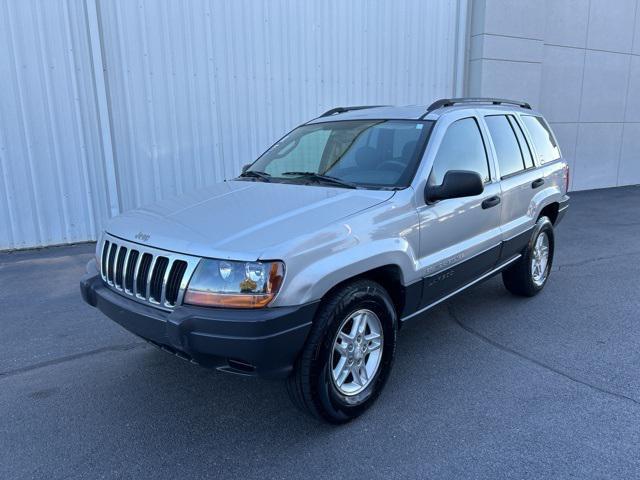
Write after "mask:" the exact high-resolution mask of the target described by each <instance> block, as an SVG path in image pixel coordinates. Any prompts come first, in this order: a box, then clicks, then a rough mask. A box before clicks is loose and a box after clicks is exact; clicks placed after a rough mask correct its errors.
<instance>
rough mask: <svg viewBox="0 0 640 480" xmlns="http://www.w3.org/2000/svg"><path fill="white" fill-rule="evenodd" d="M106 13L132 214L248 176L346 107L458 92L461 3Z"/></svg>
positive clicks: (124, 6) (286, 3)
mask: <svg viewBox="0 0 640 480" xmlns="http://www.w3.org/2000/svg"><path fill="white" fill-rule="evenodd" d="M99 7H100V21H101V27H102V33H103V46H104V55H105V67H106V77H107V82H108V90H109V96H110V101H111V104H110V108H111V119H112V126H111V127H112V133H113V141H114V150H115V160H116V165H117V175H118V182H119V193H120V201H121V205H122V207H123V209H124V210H128V209H130V208H134V207H136V206H139V205H141V204H144V203H147V202H151V201H154V200H157V199H160V198H163V197H166V196H169V195H172V194H179V193H182V192H184V191H186V190H190V189H193V188H197V187H200V186H203V185H206V184H210V183H213V182H215V181H218V180H222V179H224V178H228V177H231V176H235V175H237V174H238V173H239V171H240V167H241V165H242V164H244V163H248V162H250V161H252V160H253V159H255V158H256V156H257V155H258V154H259V153H260V152H262V151H263V150H264V149H265V148H266V147H268V146H269V145H270V144H271V143H272V142H273V141H274V140H276V139H277V138H278V137H280V136H281V135H282V134H284V133H285V132H286V131H288V130H289V129H291V128H293V127H294V126H296V125H297V124H299V123H301V122H303V121H305V120H307V119H309V118H311V117H313V116H315V115H317V114H318V113H320V112H322V111H324V110H326V109H328V108H331V107H333V106H336V105H355V104H415V103H429V102H430V101H431V100H433V99H434V98H436V97H439V96H448V95H451V94H452V93H453V88H454V80H455V78H454V64H455V41H456V27H457V8H458V2H457V1H456V0H437V1H428V2H427V1H424V0H405V1H402V2H398V1H393V0H386V1H374V2H372V1H367V0H353V1H349V2H344V1H341V0H331V1H322V2H318V1H309V2H300V1H298V0H269V1H267V0H240V1H238V0H227V1H183V2H178V1H156V0H154V1H136V2H134V1H131V0H118V1H108V2H107V1H102V2H100V4H99Z"/></svg>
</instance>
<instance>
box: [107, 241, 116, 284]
mask: <svg viewBox="0 0 640 480" xmlns="http://www.w3.org/2000/svg"><path fill="white" fill-rule="evenodd" d="M117 251H118V246H117V245H116V244H115V243H112V244H111V245H110V246H109V257H108V258H107V282H108V283H110V284H111V285H113V271H114V263H115V262H116V252H117Z"/></svg>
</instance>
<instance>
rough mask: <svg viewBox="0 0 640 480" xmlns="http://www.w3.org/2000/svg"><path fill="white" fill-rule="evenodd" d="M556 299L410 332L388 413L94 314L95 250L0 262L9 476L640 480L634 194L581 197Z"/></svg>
mask: <svg viewBox="0 0 640 480" xmlns="http://www.w3.org/2000/svg"><path fill="white" fill-rule="evenodd" d="M556 243H557V250H556V257H555V263H554V268H553V272H552V275H551V277H550V280H549V283H548V285H547V286H546V288H545V290H544V291H543V292H542V293H541V294H540V295H538V296H537V297H535V298H531V299H522V298H516V297H514V296H512V295H510V294H509V293H508V292H507V291H506V290H505V289H504V288H503V286H502V282H501V280H500V277H499V276H498V277H494V278H492V279H491V280H488V281H487V282H484V283H482V284H479V285H477V286H474V287H472V288H471V289H469V290H467V291H466V292H464V293H461V294H460V295H458V296H457V297H454V298H453V299H451V300H449V301H448V302H446V303H444V304H441V305H439V306H438V307H436V308H435V309H433V310H431V311H429V312H427V313H426V314H425V315H424V316H423V317H422V318H416V319H413V320H411V321H410V322H409V323H407V324H406V325H405V326H404V328H403V329H402V330H401V332H400V335H399V340H398V354H397V358H396V363H395V366H394V370H393V372H392V375H391V378H390V381H389V383H388V384H387V387H386V389H385V391H384V392H383V393H382V395H381V397H380V398H379V400H378V402H377V403H376V404H375V405H374V407H373V408H372V409H371V410H369V411H368V412H367V413H365V414H364V415H363V416H362V417H360V418H359V419H357V420H355V421H353V422H351V423H350V424H348V425H345V426H341V427H333V426H328V425H324V424H321V423H318V422H316V421H314V420H313V419H311V418H308V417H306V416H303V415H302V414H300V413H299V412H298V411H297V410H295V408H294V407H293V406H292V405H291V404H290V403H289V400H288V398H287V396H286V392H285V390H284V388H283V384H282V383H280V382H272V381H267V380H261V379H255V378H245V377H238V376H232V375H228V374H222V373H218V372H215V371H210V370H206V369H203V368H201V367H198V366H194V365H192V364H189V363H187V362H184V361H183V360H180V359H179V358H177V357H174V356H170V355H167V354H166V353H164V352H161V351H158V350H156V349H155V348H153V347H151V346H149V345H147V344H146V343H144V342H142V341H141V340H139V339H138V338H136V337H134V336H133V335H131V334H129V333H128V332H126V331H125V330H123V329H122V328H120V327H119V326H118V325H116V324H115V323H113V322H112V321H110V320H108V319H107V318H106V317H104V316H103V315H102V314H101V313H99V312H98V311H96V310H94V309H92V308H90V307H88V306H86V305H85V304H83V303H82V301H81V299H80V295H79V290H78V280H79V278H80V276H81V275H82V273H83V272H84V265H85V263H86V262H87V261H88V260H89V259H90V257H91V255H92V252H93V248H94V247H93V246H92V245H79V246H71V247H56V248H49V249H43V250H35V251H25V252H13V253H3V254H0V327H1V334H0V478H2V479H14V478H15V479H22V478H47V479H57V478H140V479H143V478H154V479H157V478H170V477H171V478H261V479H264V478H365V477H370V478H394V477H398V478H400V477H402V478H520V479H521V478H532V479H533V478H536V479H538V478H542V477H550V478H579V479H584V478H638V477H639V476H640V348H639V345H640V188H638V187H625V188H618V189H611V190H599V191H591V192H578V193H574V194H572V205H571V208H570V209H569V212H568V214H567V216H566V217H565V219H564V220H563V222H562V223H561V224H560V226H559V227H558V229H557V231H556Z"/></svg>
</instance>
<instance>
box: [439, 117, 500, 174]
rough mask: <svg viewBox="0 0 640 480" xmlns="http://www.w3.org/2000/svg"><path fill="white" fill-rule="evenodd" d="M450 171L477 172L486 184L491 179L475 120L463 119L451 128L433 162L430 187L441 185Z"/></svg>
mask: <svg viewBox="0 0 640 480" xmlns="http://www.w3.org/2000/svg"><path fill="white" fill-rule="evenodd" d="M449 170H469V171H472V172H477V173H479V174H480V177H481V178H482V180H483V181H484V182H485V183H486V182H488V181H489V180H490V178H491V177H490V176H489V163H488V162H487V152H486V150H485V148H484V142H483V141H482V135H481V134H480V129H479V128H478V123H477V122H476V120H475V119H474V118H463V119H461V120H458V121H456V122H453V123H452V124H451V125H450V126H449V128H448V129H447V131H446V133H445V134H444V138H443V139H442V143H441V144H440V149H439V150H438V153H437V154H436V158H435V160H434V162H433V169H432V170H431V175H430V176H429V185H441V184H442V180H443V179H444V175H445V173H447V172H448V171H449Z"/></svg>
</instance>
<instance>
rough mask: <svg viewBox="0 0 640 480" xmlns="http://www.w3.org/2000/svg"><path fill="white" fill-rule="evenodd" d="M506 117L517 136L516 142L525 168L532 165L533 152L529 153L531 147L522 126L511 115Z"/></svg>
mask: <svg viewBox="0 0 640 480" xmlns="http://www.w3.org/2000/svg"><path fill="white" fill-rule="evenodd" d="M507 118H508V119H509V122H510V123H511V128H513V131H514V132H516V137H518V143H519V144H520V152H521V153H522V156H523V157H524V166H525V168H531V167H533V154H532V153H531V147H529V142H527V139H526V138H525V136H524V133H523V132H522V127H521V126H520V124H519V123H518V122H517V121H516V119H515V118H514V117H513V116H511V115H508V116H507Z"/></svg>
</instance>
